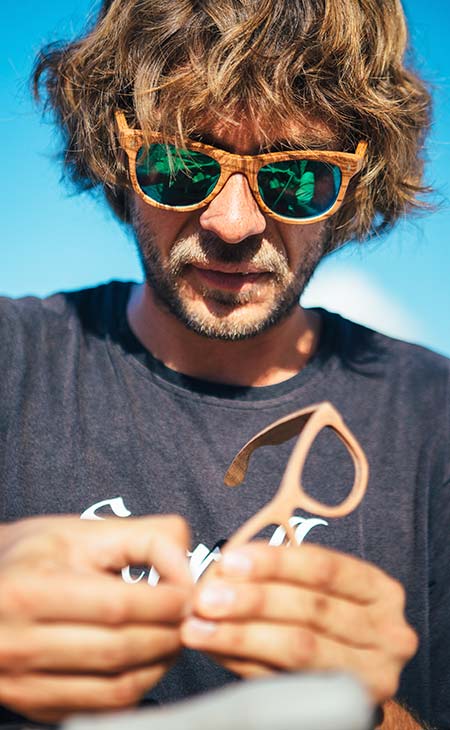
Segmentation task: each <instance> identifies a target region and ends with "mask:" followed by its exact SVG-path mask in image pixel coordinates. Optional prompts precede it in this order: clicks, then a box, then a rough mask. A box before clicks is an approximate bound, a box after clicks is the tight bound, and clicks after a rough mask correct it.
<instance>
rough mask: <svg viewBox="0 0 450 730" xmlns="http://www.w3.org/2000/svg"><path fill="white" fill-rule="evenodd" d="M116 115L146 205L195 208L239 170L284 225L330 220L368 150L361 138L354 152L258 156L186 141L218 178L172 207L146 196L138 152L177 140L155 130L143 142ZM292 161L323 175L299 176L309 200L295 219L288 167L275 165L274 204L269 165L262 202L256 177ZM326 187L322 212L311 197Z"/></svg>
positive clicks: (121, 114)
mask: <svg viewBox="0 0 450 730" xmlns="http://www.w3.org/2000/svg"><path fill="white" fill-rule="evenodd" d="M115 118H116V124H117V130H118V138H119V142H120V146H121V147H122V148H123V150H124V151H125V153H126V154H127V157H128V169H129V177H130V182H131V185H132V188H133V190H134V191H135V192H136V194H137V195H138V196H139V197H140V198H142V200H144V201H145V202H146V203H149V204H150V205H153V206H154V207H156V208H160V209H162V210H179V211H193V210H198V209H199V208H203V207H204V206H206V205H208V203H210V202H211V200H213V198H215V197H216V196H217V195H218V194H219V193H220V191H221V190H222V188H223V187H224V185H225V184H226V182H227V180H228V179H229V178H230V177H231V175H234V174H236V173H240V174H242V175H245V177H246V178H247V181H248V183H249V185H250V188H251V190H252V193H253V195H254V197H255V199H256V201H257V202H258V205H259V206H260V208H261V209H262V210H263V211H264V212H265V213H266V214H267V215H268V216H270V217H272V218H275V219H276V220H280V221H283V222H284V223H291V224H308V223H318V222H319V221H322V220H325V219H326V218H329V217H330V216H331V215H333V214H334V213H336V211H337V210H338V209H339V207H340V206H341V204H342V201H343V200H344V197H345V194H346V191H347V188H348V185H349V182H350V180H351V179H352V177H353V176H354V175H356V173H357V172H359V171H360V170H361V167H362V164H363V161H364V156H365V153H366V150H367V142H364V141H361V142H359V144H358V146H357V148H356V152H354V153H351V152H331V151H327V150H288V151H285V152H283V151H280V152H268V153H265V154H260V155H238V154H234V153H231V152H226V151H225V150H221V149H219V148H217V147H213V146H211V145H207V144H203V143H202V142H197V141H194V140H189V141H188V144H186V145H185V146H184V147H183V150H187V151H190V152H194V153H195V152H197V153H201V154H203V155H206V157H207V158H209V160H210V161H211V160H213V161H214V162H215V163H216V168H217V170H218V172H217V176H216V177H217V180H216V181H213V183H212V189H211V186H210V187H209V188H208V189H207V190H206V194H205V195H204V196H203V197H202V196H201V195H200V197H201V199H200V200H196V201H195V202H194V203H188V204H184V202H183V203H181V204H178V203H177V204H175V205H174V204H172V203H171V204H168V203H164V202H161V200H157V199H156V197H157V196H155V198H153V197H151V196H150V195H148V194H147V193H148V190H149V188H147V192H146V191H145V189H144V188H143V186H142V185H141V184H140V183H139V180H138V174H137V169H138V168H139V165H140V162H139V159H138V154H139V152H140V150H141V149H143V148H145V143H147V144H150V145H152V144H159V145H162V146H164V147H166V148H167V145H173V146H175V147H176V144H175V140H172V139H165V138H164V137H163V135H162V134H160V133H159V132H153V133H150V135H147V138H146V140H145V139H144V135H143V133H142V131H141V130H139V129H132V128H131V127H129V126H128V123H127V120H126V117H125V114H124V112H123V111H116V112H115ZM295 161H299V162H300V163H302V162H305V163H307V162H309V163H312V166H311V169H312V168H314V163H324V165H323V167H321V168H319V167H318V166H317V165H316V167H315V168H314V169H315V170H316V171H317V173H318V174H319V177H320V173H319V169H320V170H322V178H321V180H319V182H318V183H317V185H316V183H315V177H314V173H313V172H311V169H310V170H309V171H307V172H306V176H304V177H302V180H303V179H304V180H305V183H303V182H301V183H300V188H301V187H302V185H303V189H302V190H301V191H300V197H302V196H303V198H306V199H308V197H309V198H310V201H309V202H311V203H313V204H312V206H311V208H310V211H309V212H308V214H307V215H305V214H303V215H299V216H298V217H295V216H294V215H293V214H291V212H292V210H293V209H292V208H289V205H290V204H292V202H293V203H294V204H295V205H297V200H296V194H295V193H296V189H295V188H294V191H292V186H291V188H290V189H289V192H286V188H288V185H289V180H290V176H292V175H293V174H294V173H293V172H291V171H290V170H289V168H287V169H286V167H285V168H283V170H281V172H280V167H279V168H278V170H277V169H276V171H277V172H278V173H279V174H280V176H281V177H280V184H279V186H278V187H277V188H276V190H275V193H273V196H274V198H276V200H274V201H272V207H270V205H269V204H268V202H267V201H268V200H269V201H270V197H271V195H272V193H270V191H269V188H270V186H271V178H272V179H273V178H274V173H273V172H272V170H271V169H270V167H268V170H267V171H264V177H265V180H266V183H267V188H268V189H267V194H266V195H265V197H266V200H264V198H263V197H262V194H261V190H262V189H263V186H264V184H262V183H261V177H260V179H258V176H259V175H260V173H261V169H262V168H265V167H266V166H271V165H277V164H279V163H290V162H295ZM336 168H337V169H338V173H337V177H338V185H337V186H335V183H336V176H335V175H333V173H332V170H333V169H334V170H336ZM186 181H187V178H186V176H184V185H183V186H184V188H186ZM171 184H172V183H171ZM327 185H328V187H330V185H333V194H332V195H331V196H330V191H329V190H328V191H326V194H328V198H327V197H326V195H325V198H324V200H325V203H322V207H324V208H325V209H324V210H322V208H321V204H320V203H319V204H317V202H316V203H315V201H314V199H312V198H313V195H316V193H317V192H318V194H319V196H320V193H321V192H323V188H325V189H326V188H327ZM168 187H169V186H168ZM298 187H299V186H297V190H298ZM335 187H336V189H335ZM327 200H328V203H327ZM280 201H281V203H280ZM274 205H277V206H278V210H276V209H274ZM298 207H299V212H300V209H301V208H302V207H303V208H304V209H305V210H307V207H306V206H302V203H299V204H298ZM286 210H289V211H290V214H289V215H287V214H286Z"/></svg>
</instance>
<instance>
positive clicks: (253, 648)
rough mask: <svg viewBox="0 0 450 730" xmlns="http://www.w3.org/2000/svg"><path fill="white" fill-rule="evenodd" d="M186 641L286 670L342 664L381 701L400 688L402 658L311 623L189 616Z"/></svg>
mask: <svg viewBox="0 0 450 730" xmlns="http://www.w3.org/2000/svg"><path fill="white" fill-rule="evenodd" d="M181 638H182V642H183V644H184V645H185V646H187V647H189V648H191V649H198V650H202V651H206V652H208V653H213V654H219V655H221V654H222V655H224V656H230V655H233V654H234V656H235V659H236V660H244V661H245V662H251V663H258V664H262V665H264V666H265V667H266V668H269V669H270V668H272V667H276V668H278V669H279V670H280V669H281V670H285V671H300V670H305V669H307V670H312V671H316V670H318V671H321V670H342V671H346V672H353V673H354V674H356V675H357V676H358V677H359V678H360V680H361V681H362V682H363V683H364V684H365V685H366V687H367V688H368V690H369V691H370V693H371V695H372V697H373V699H374V700H375V701H376V702H381V701H384V700H386V699H388V698H389V697H391V696H392V695H393V694H394V693H395V692H396V690H397V687H398V680H399V674H400V671H401V668H402V667H403V664H404V659H403V658H400V657H398V658H395V657H394V656H388V655H386V653H385V652H382V651H377V650H374V649H357V648H353V647H350V646H346V645H345V644H342V643H341V642H337V641H335V640H334V639H329V638H327V637H325V636H320V635H317V634H314V633H313V632H311V631H308V630H306V629H301V628H300V629H299V628H298V627H296V626H289V625H284V624H269V623H265V622H257V623H238V622H236V623H227V622H220V623H214V622H209V621H208V622H206V621H201V620H199V619H196V618H191V619H188V620H187V621H186V622H185V623H184V624H183V626H182V629H181Z"/></svg>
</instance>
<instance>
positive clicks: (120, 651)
mask: <svg viewBox="0 0 450 730" xmlns="http://www.w3.org/2000/svg"><path fill="white" fill-rule="evenodd" d="M127 659H128V645H127V642H126V640H125V637H124V636H122V635H121V634H118V635H116V636H115V637H114V639H113V641H112V642H111V643H110V644H109V645H108V646H106V647H105V648H104V649H103V651H102V652H101V655H100V661H101V663H102V664H103V666H104V667H106V668H107V669H108V670H110V671H116V672H118V671H120V670H122V669H124V667H126V666H127V663H128V662H127Z"/></svg>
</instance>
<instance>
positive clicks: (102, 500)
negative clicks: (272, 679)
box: [0, 0, 450, 730]
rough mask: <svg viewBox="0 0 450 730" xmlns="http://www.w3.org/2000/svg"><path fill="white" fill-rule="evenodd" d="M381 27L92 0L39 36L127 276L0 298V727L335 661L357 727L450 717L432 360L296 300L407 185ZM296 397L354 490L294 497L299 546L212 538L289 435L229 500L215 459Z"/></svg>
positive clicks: (370, 17)
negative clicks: (362, 468)
mask: <svg viewBox="0 0 450 730" xmlns="http://www.w3.org/2000/svg"><path fill="white" fill-rule="evenodd" d="M405 46H406V29H405V24H404V18H403V13H402V9H401V7H400V4H399V2H398V1H397V0H383V2H381V3H380V2H378V1H377V2H374V1H373V0H338V1H336V2H333V3H331V2H326V1H325V0H322V1H319V2H318V0H303V1H302V2H299V1H297V0H292V2H290V3H289V5H288V6H287V4H286V3H285V2H284V1H282V0H267V2H263V3H261V1H260V0H258V2H256V0H255V1H253V0H246V2H243V3H242V2H240V1H239V2H238V0H221V2H220V4H217V3H214V2H209V1H208V0H203V1H202V2H199V3H192V2H179V0H165V1H164V2H155V0H140V2H137V0H113V1H112V2H111V1H108V0H106V1H105V2H104V3H103V6H102V9H101V12H100V16H99V18H98V21H97V23H96V24H95V25H94V26H93V27H92V28H90V30H89V32H87V34H86V35H85V36H83V37H82V38H80V39H79V40H77V41H76V42H74V43H72V44H68V45H65V46H59V47H53V48H49V49H46V50H45V51H44V52H43V53H42V54H41V56H40V59H39V61H38V64H37V67H36V72H35V83H36V88H37V89H38V88H39V87H40V84H41V82H42V81H44V82H45V89H46V94H47V99H48V103H49V105H50V107H51V108H52V109H53V110H54V112H55V115H56V119H57V121H58V123H59V125H60V128H61V130H62V131H63V134H64V138H65V165H66V169H67V170H68V171H69V173H70V174H71V176H72V179H73V180H75V181H76V183H77V184H78V185H79V186H80V187H81V188H92V187H96V186H102V188H103V190H104V192H105V194H106V197H107V200H108V202H109V203H110V205H111V206H112V207H113V209H114V211H115V212H116V214H117V215H118V216H119V218H120V219H121V220H122V221H123V222H124V223H126V224H127V225H129V226H130V228H131V230H132V231H133V232H134V234H135V237H136V241H137V245H138V250H139V254H140V257H141V261H142V265H143V270H144V273H145V282H144V284H142V285H133V284H122V283H117V282H116V283H111V284H109V285H106V286H101V287H98V288H95V289H91V290H87V291H81V292H74V293H70V294H59V295H56V296H54V297H50V298H49V299H47V300H44V301H39V300H36V299H32V298H30V299H25V300H22V301H16V302H14V301H8V300H3V301H2V304H1V318H0V324H1V336H2V350H1V369H2V382H1V385H0V388H1V398H2V403H3V404H4V405H3V407H2V412H1V421H0V424H1V451H0V468H1V473H2V476H1V485H2V486H1V489H2V502H1V504H2V518H3V521H4V524H3V526H2V528H1V530H0V621H1V623H0V670H1V671H0V704H1V705H3V707H4V712H3V717H4V718H5V719H6V720H7V721H11V718H12V717H16V718H17V716H19V717H20V716H25V717H26V718H29V719H31V720H35V721H38V722H44V723H52V722H59V721H60V720H61V719H63V718H64V717H66V716H68V715H69V714H71V713H73V712H77V711H90V710H93V711H102V710H108V709H120V708H123V707H126V706H133V705H135V704H137V703H138V702H139V701H140V700H141V699H142V698H143V697H144V696H146V697H147V698H149V699H150V700H153V701H158V702H165V701H169V700H174V699H178V698H180V697H183V696H186V695H189V694H192V693H195V692H199V691H204V690H206V689H208V688H212V687H216V686H220V685H222V684H224V683H226V682H228V681H232V680H234V679H236V678H238V677H255V676H265V675H267V674H270V673H273V672H277V671H280V670H281V671H283V670H287V671H294V670H298V671H303V670H305V671H315V670H330V669H332V670H335V669H338V670H347V671H350V672H353V673H355V674H356V675H357V676H358V677H359V678H360V680H361V681H362V683H363V684H364V685H365V686H366V687H367V689H368V691H369V693H370V695H371V697H372V699H373V701H374V703H376V704H379V705H383V707H384V712H385V720H384V723H383V728H384V729H385V730H387V729H389V728H394V727H395V728H399V727H402V728H405V729H407V728H417V727H419V725H418V724H417V723H421V724H423V723H425V722H426V723H430V724H431V725H432V726H434V727H438V728H450V691H449V679H450V678H449V668H448V662H447V653H448V648H447V647H448V635H449V634H448V629H449V613H450V612H449V611H448V605H449V604H448V587H447V586H448V582H449V581H448V568H447V566H448V550H449V548H448V544H447V542H448V541H447V539H446V533H447V530H446V526H447V512H448V499H447V495H446V489H445V487H446V485H447V486H448V483H449V476H450V469H449V459H448V439H449V418H448V404H447V401H446V398H447V399H448V392H449V390H448V382H449V366H448V362H447V361H446V360H445V359H444V358H441V357H438V356H437V355H434V354H432V353H430V352H427V351H425V350H423V349H421V348H417V347H413V346H410V345H407V344H405V343H401V342H398V341H394V340H391V339H389V338H386V337H383V336H381V335H378V334H376V333H374V332H372V331H369V330H367V329H364V328H362V327H359V326H356V325H354V324H352V323H350V322H348V321H346V320H343V319H342V318H340V317H338V316H337V315H333V314H330V313H328V312H325V311H323V310H304V309H302V308H301V307H300V306H299V304H298V300H299V296H300V294H301V292H302V291H303V289H304V287H305V286H306V284H307V282H308V280H309V278H310V276H311V275H312V273H313V272H314V270H315V268H316V266H317V264H318V262H319V261H320V260H321V258H322V257H323V256H324V255H325V254H327V253H328V252H330V251H332V250H334V249H335V248H337V247H338V246H339V245H342V244H344V243H345V242H347V241H350V240H355V239H359V240H363V239H364V238H366V237H367V236H368V235H370V234H374V233H376V232H377V231H379V230H382V229H384V228H387V227H389V226H391V225H393V224H394V223H395V221H396V220H397V219H398V218H399V216H400V215H402V214H406V213H408V212H411V211H412V210H413V209H414V208H416V207H418V206H419V205H420V197H419V196H420V194H421V193H422V192H423V190H424V188H423V186H422V181H421V174H422V163H421V151H422V145H423V141H424V135H425V132H426V129H427V126H428V119H429V117H428V112H429V97H428V94H427V92H426V90H425V89H424V86H423V84H422V83H421V82H420V81H419V80H418V79H417V78H416V77H415V76H414V75H413V74H412V72H411V71H409V70H407V69H406V68H405V67H404V65H403V56H404V51H405ZM230 153H231V154H230ZM273 153H276V154H273ZM278 153H279V154H278ZM263 155H265V156H263ZM322 401H331V402H332V403H333V405H334V406H335V407H337V408H338V409H339V411H340V412H341V413H342V415H343V417H344V419H345V421H346V423H347V424H348V426H349V427H350V429H351V430H352V432H353V433H354V434H355V435H356V437H357V439H358V441H359V442H360V443H361V445H362V447H363V448H364V450H365V452H366V454H367V457H368V461H369V465H370V474H371V476H370V481H369V486H368V490H367V494H366V496H365V498H364V500H363V502H362V504H361V505H360V506H359V508H358V509H357V510H355V511H354V512H353V513H352V514H350V515H348V516H347V517H345V518H343V519H341V520H337V519H336V520H332V519H327V520H325V519H320V518H319V517H318V516H317V515H314V514H308V513H302V512H301V511H300V512H299V513H297V514H296V515H295V516H294V518H293V521H292V524H293V525H294V526H295V527H296V537H297V541H298V542H302V540H303V539H305V538H307V542H308V544H306V543H305V544H304V545H302V547H301V548H299V549H291V548H289V547H287V546H280V547H278V548H277V549H275V548H274V547H273V545H274V544H276V543H278V544H280V543H281V542H282V541H283V540H282V538H283V534H280V531H279V529H277V526H276V525H274V526H273V528H269V529H268V530H267V531H265V532H264V534H263V535H262V537H263V538H264V540H263V541H262V542H257V543H254V544H252V545H249V546H246V547H244V548H240V549H238V550H231V549H230V550H229V551H228V552H227V550H226V545H225V543H226V540H227V539H228V538H230V537H231V536H232V534H233V533H234V532H235V531H236V530H237V529H238V527H239V526H240V525H241V524H243V523H244V522H245V521H246V520H247V519H249V518H250V517H251V516H252V515H253V514H254V513H255V512H257V511H258V510H259V509H260V508H261V507H262V506H263V505H264V504H266V503H267V502H268V501H269V500H270V498H271V497H272V496H273V494H274V492H275V491H276V488H277V485H278V483H279V481H280V478H281V475H282V473H283V470H284V467H285V464H286V462H287V459H288V456H289V450H290V448H291V447H292V443H286V444H283V445H282V446H279V447H277V448H276V449H270V448H265V449H260V450H258V453H257V454H255V456H254V458H253V461H252V462H251V465H250V468H249V472H248V476H247V479H246V483H245V485H244V486H242V487H240V488H238V489H235V490H229V489H228V488H227V487H225V486H224V484H223V477H224V474H225V472H226V470H227V468H228V466H229V464H230V463H231V461H232V459H233V457H234V456H235V454H236V453H237V451H238V450H239V449H240V448H241V447H242V446H243V445H244V443H246V442H247V441H248V440H249V439H250V438H251V437H252V436H253V435H254V434H256V433H257V432H258V431H260V430H262V429H263V428H265V427H266V426H268V425H269V424H270V423H271V422H273V421H275V420H276V419H279V418H282V417H284V416H286V415H288V414H289V413H291V412H292V411H295V410H298V409H300V408H302V407H305V406H309V405H310V404H312V403H319V402H322ZM352 479H353V466H352V464H351V463H350V460H349V458H348V455H347V454H346V452H345V450H343V448H342V446H340V444H339V442H338V441H337V440H336V439H335V437H333V436H332V435H330V434H329V433H328V432H324V433H322V434H321V435H320V436H319V437H318V440H317V443H316V445H315V447H314V449H313V451H312V454H311V457H310V458H309V460H308V462H307V464H306V471H305V475H304V480H305V481H304V483H305V487H306V488H307V489H308V491H309V492H310V493H312V494H313V495H314V496H315V497H316V498H318V499H321V500H322V501H324V502H328V503H332V504H333V503H334V504H336V503H337V502H339V501H342V499H343V498H344V497H345V493H346V491H345V490H346V485H349V484H351V483H352ZM149 514H150V515H153V516H150V517H146V515H149ZM36 515H40V516H39V517H36V518H35V519H31V520H30V519H25V518H29V517H33V516H36ZM66 515H75V516H66ZM80 515H81V517H82V518H83V520H82V521H80V520H79V516H80ZM171 515H172V516H171ZM174 515H175V516H174ZM139 516H142V517H141V518H140V519H133V517H139ZM105 518H106V519H105ZM113 518H115V519H113ZM102 519H103V520H104V521H103V522H100V520H102ZM189 531H190V534H191V537H190V538H189V536H188V533H189ZM268 540H270V542H271V543H272V544H271V545H268V544H267V541H268ZM224 545H225V548H224V551H223V558H222V560H220V561H217V563H216V567H215V568H214V570H213V571H209V573H208V572H207V571H206V568H207V567H208V565H209V564H210V563H211V562H214V560H215V558H217V557H218V556H219V553H220V548H223V547H224ZM187 550H188V551H189V553H188V554H189V556H190V563H191V565H190V570H189V568H188V564H187V561H186V558H185V555H186V551H187ZM149 568H150V570H149ZM202 574H203V577H202V580H200V581H198V582H197V583H194V582H193V580H192V576H193V577H194V578H195V579H197V578H199V576H200V575H202ZM159 576H161V580H158V578H159ZM149 583H150V585H152V586H153V587H152V589H151V590H150V588H149V585H148V584H149ZM130 584H134V585H130ZM405 602H406V607H405ZM402 705H403V707H402ZM405 708H408V709H405ZM414 717H417V718H418V719H417V722H416V720H415V719H413V718H414Z"/></svg>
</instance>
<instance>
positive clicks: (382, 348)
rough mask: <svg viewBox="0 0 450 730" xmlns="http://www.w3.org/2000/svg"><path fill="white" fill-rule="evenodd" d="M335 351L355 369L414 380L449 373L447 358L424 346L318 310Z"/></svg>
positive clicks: (448, 360) (403, 380)
mask: <svg viewBox="0 0 450 730" xmlns="http://www.w3.org/2000/svg"><path fill="white" fill-rule="evenodd" d="M321 312H322V315H323V320H324V327H325V329H326V330H328V336H327V340H328V342H329V344H330V346H331V348H332V350H333V352H334V354H335V355H336V356H337V357H338V358H339V359H340V360H341V361H342V363H343V364H344V366H347V367H348V368H349V369H351V370H352V371H353V372H354V373H355V372H358V371H359V372H361V374H362V375H367V376H369V377H370V376H373V377H374V378H377V376H381V375H382V376H383V377H384V378H386V377H388V378H392V379H393V380H394V381H402V382H403V383H406V382H410V383H411V382H414V381H418V382H420V383H422V384H423V383H424V381H426V380H427V379H428V380H435V379H436V378H437V379H443V380H448V379H449V377H450V359H449V358H448V357H445V356H444V355H441V354H439V353H437V352H434V351H432V350H430V349H428V348H426V347H423V346H421V345H417V344H415V343H412V342H407V341H405V340H400V339H397V338H395V337H390V336H388V335H385V334H383V333H381V332H377V331H376V330H373V329H371V328H369V327H366V326H364V325H361V324H358V323H356V322H353V321H351V320H349V319H347V318H345V317H342V316H341V315H339V314H336V313H334V312H328V311H326V310H321Z"/></svg>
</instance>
